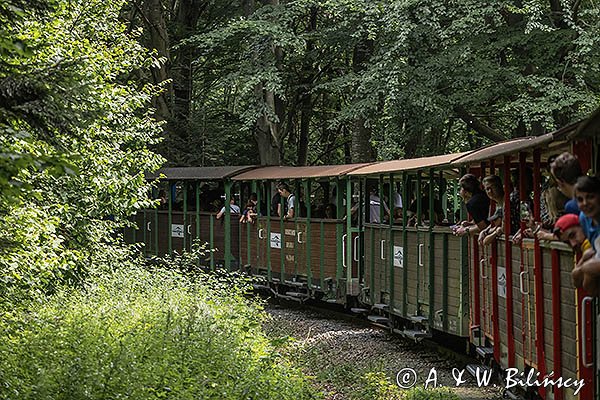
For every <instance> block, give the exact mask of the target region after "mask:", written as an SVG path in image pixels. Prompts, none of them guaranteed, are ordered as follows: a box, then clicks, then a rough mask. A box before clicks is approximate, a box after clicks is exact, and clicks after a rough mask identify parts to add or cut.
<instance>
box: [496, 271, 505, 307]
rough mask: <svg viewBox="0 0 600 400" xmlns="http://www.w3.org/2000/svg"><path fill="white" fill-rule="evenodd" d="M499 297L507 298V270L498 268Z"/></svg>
mask: <svg viewBox="0 0 600 400" xmlns="http://www.w3.org/2000/svg"><path fill="white" fill-rule="evenodd" d="M498 296H499V297H502V298H504V299H505V298H506V268H504V267H498Z"/></svg>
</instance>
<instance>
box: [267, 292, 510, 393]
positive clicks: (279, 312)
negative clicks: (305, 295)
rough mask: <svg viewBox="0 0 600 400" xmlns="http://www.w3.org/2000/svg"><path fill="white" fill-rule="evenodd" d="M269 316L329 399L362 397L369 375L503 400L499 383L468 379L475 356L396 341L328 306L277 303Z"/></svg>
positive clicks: (274, 334) (368, 323)
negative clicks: (467, 370)
mask: <svg viewBox="0 0 600 400" xmlns="http://www.w3.org/2000/svg"><path fill="white" fill-rule="evenodd" d="M267 312H268V313H269V314H270V315H271V317H272V318H271V320H270V321H269V322H268V323H267V325H266V327H265V328H266V330H267V331H268V332H269V334H270V335H271V336H272V337H278V336H291V337H293V338H294V343H295V344H294V346H292V350H291V351H292V352H295V353H294V354H292V356H293V357H292V358H293V359H296V360H297V362H298V363H299V364H300V365H299V366H300V367H301V368H302V369H303V370H304V372H305V373H306V374H308V375H312V376H315V377H316V379H315V382H316V384H317V385H318V386H319V387H320V389H322V390H323V391H324V392H325V395H326V398H327V399H336V400H343V399H360V398H362V397H360V394H361V393H363V392H364V391H365V390H366V389H365V386H367V387H368V386H369V382H368V377H373V376H380V377H381V376H385V377H387V380H388V382H390V383H392V384H393V385H398V384H400V385H403V386H404V387H406V388H408V387H414V388H420V389H423V388H424V387H425V384H426V381H428V379H429V384H428V387H429V388H431V387H433V385H434V384H435V386H437V387H438V388H440V387H442V388H447V389H446V390H448V391H449V392H452V393H454V394H456V395H457V396H458V397H459V398H461V399H464V400H479V399H501V398H503V396H502V392H503V386H502V383H501V382H500V381H498V380H497V379H496V380H491V381H489V383H488V384H487V385H481V387H480V386H478V384H477V382H476V380H475V379H474V378H473V377H471V376H469V374H468V372H466V366H467V365H469V364H473V363H475V362H476V361H475V360H474V359H473V358H471V357H468V356H465V355H463V354H459V353H456V352H455V351H453V350H451V349H448V348H445V347H443V346H441V345H440V344H438V343H436V342H435V341H433V340H430V339H424V340H420V341H419V342H415V341H411V340H408V339H406V338H403V337H399V336H398V335H395V334H393V333H391V332H390V331H389V329H387V330H386V329H383V328H382V327H381V326H378V324H373V323H372V322H371V321H369V320H367V319H365V318H361V317H359V316H357V315H352V314H350V313H348V312H345V311H343V310H341V309H336V308H335V307H332V306H331V305H325V306H323V305H317V304H315V303H310V302H307V303H305V304H299V303H297V302H292V301H288V300H282V299H277V300H271V301H270V302H269V306H268V307H267ZM315 360H318V361H316V362H315ZM433 370H435V372H432V371H433ZM453 370H454V371H455V372H454V375H453ZM463 370H464V371H465V372H464V373H463V375H462V378H464V380H465V382H462V383H461V384H460V385H459V386H458V387H457V386H456V380H455V376H457V375H458V372H456V371H463ZM434 375H435V376H436V379H435V381H434V379H433V377H434ZM397 380H398V382H397ZM407 380H408V381H407ZM413 380H414V382H412V381H413ZM403 382H404V383H403ZM399 387H400V386H399ZM442 390H444V389H442Z"/></svg>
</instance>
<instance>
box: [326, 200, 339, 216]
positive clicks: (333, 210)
mask: <svg viewBox="0 0 600 400" xmlns="http://www.w3.org/2000/svg"><path fill="white" fill-rule="evenodd" d="M324 218H326V219H336V218H337V207H336V206H335V204H333V203H329V204H327V205H326V206H325V213H324Z"/></svg>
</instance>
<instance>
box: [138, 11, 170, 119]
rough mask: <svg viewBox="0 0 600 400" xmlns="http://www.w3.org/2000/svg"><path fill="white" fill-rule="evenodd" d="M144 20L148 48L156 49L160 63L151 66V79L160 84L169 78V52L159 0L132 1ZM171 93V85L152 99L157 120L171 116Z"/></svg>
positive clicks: (167, 35)
mask: <svg viewBox="0 0 600 400" xmlns="http://www.w3.org/2000/svg"><path fill="white" fill-rule="evenodd" d="M134 5H135V7H136V8H137V9H138V11H139V12H140V14H141V16H142V20H143V21H144V25H145V27H146V31H147V32H148V37H149V40H150V42H149V43H148V46H147V47H148V48H150V49H153V50H156V52H157V55H158V57H159V58H161V59H162V60H161V62H160V63H155V64H153V65H152V66H151V68H150V71H151V73H152V80H153V83H154V84H161V83H163V82H165V81H167V80H168V79H169V67H170V61H171V60H170V54H169V34H168V32H167V24H166V21H165V18H164V9H163V6H162V3H161V1H160V0H144V1H143V3H142V4H141V5H140V4H138V3H137V2H134ZM171 93H172V87H171V85H168V86H167V87H166V90H165V91H164V92H163V93H161V94H160V95H159V96H157V97H156V98H155V99H153V106H154V108H155V109H156V118H157V119H159V120H168V119H169V118H170V117H171V111H170V110H171V109H170V107H169V103H170V97H171Z"/></svg>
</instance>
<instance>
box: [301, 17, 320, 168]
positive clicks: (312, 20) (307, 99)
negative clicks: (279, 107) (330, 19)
mask: <svg viewBox="0 0 600 400" xmlns="http://www.w3.org/2000/svg"><path fill="white" fill-rule="evenodd" d="M317 11H318V9H317V7H311V9H310V17H309V23H308V32H313V31H314V30H315V29H317ZM314 47H315V46H314V43H313V41H312V40H308V41H307V42H306V53H307V54H310V53H311V52H312V51H313V50H314ZM302 69H303V71H304V74H303V75H304V76H303V78H304V79H303V81H302V84H301V89H300V98H301V102H302V107H301V115H300V137H299V139H298V159H297V165H306V162H307V161H308V138H309V135H310V122H311V120H312V114H313V113H312V95H311V93H310V92H311V87H312V79H313V66H312V65H311V64H310V63H308V62H305V63H304V66H303V68H302Z"/></svg>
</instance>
